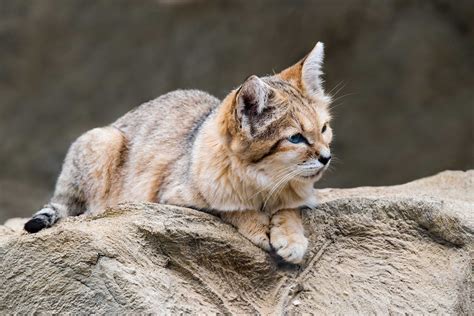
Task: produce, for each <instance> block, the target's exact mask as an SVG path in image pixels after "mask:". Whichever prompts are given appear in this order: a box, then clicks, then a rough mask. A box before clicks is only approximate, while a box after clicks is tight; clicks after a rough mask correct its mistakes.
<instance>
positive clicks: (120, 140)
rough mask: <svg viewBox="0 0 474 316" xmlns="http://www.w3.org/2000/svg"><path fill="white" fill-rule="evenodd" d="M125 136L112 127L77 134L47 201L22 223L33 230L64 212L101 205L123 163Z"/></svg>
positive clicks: (45, 226)
mask: <svg viewBox="0 0 474 316" xmlns="http://www.w3.org/2000/svg"><path fill="white" fill-rule="evenodd" d="M125 150H126V143H125V138H124V136H123V135H122V133H121V132H120V131H119V130H117V129H115V128H113V127H105V128H96V129H93V130H91V131H89V132H87V133H85V134H84V135H82V136H81V137H79V138H78V139H77V140H76V141H75V142H74V143H73V144H72V145H71V147H70V149H69V151H68V153H67V155H66V159H65V160H64V164H63V167H62V171H61V174H60V175H59V178H58V181H57V182H56V188H55V191H54V194H53V197H52V198H51V201H50V202H49V203H48V204H46V205H45V206H44V207H43V208H42V209H41V210H39V211H38V212H36V213H35V214H34V215H33V217H32V218H31V219H30V220H29V221H28V222H27V223H26V224H25V230H26V231H28V232H30V233H36V232H38V231H40V230H41V229H43V228H47V227H50V226H52V225H53V224H54V223H56V222H57V221H58V220H59V219H60V218H63V217H66V216H76V215H80V214H82V213H84V212H86V211H88V212H90V211H91V210H94V209H99V208H101V207H105V203H106V201H107V198H108V197H109V196H110V194H111V192H113V191H114V189H113V188H112V184H114V185H115V186H117V184H116V183H113V182H117V180H118V179H117V174H118V170H117V169H118V168H119V167H120V165H121V164H122V163H123V154H124V151H125Z"/></svg>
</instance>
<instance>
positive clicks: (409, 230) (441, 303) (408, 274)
mask: <svg viewBox="0 0 474 316" xmlns="http://www.w3.org/2000/svg"><path fill="white" fill-rule="evenodd" d="M318 194H319V196H320V199H321V205H320V206H319V207H318V208H316V209H314V210H307V211H306V212H305V226H306V229H307V235H308V237H309V239H310V247H309V251H308V254H307V256H306V260H305V262H304V264H302V265H301V266H292V265H288V264H284V263H281V262H279V261H278V259H277V258H275V257H274V256H273V255H271V254H267V253H265V252H263V251H262V250H260V249H258V248H257V247H255V246H253V245H252V244H251V243H250V242H248V241H247V240H246V239H244V238H243V237H241V236H240V235H239V234H238V233H237V232H236V231H235V230H234V229H233V228H232V227H230V226H228V225H225V224H223V223H221V222H220V220H219V219H217V218H215V217H213V216H211V215H208V214H204V213H201V212H197V211H194V210H190V209H185V208H179V207H172V206H165V205H158V204H145V203H141V204H123V205H120V206H119V207H117V208H114V209H110V210H108V211H107V212H106V213H105V214H102V215H100V216H95V217H77V218H69V219H67V220H63V221H62V222H61V223H59V224H58V225H57V226H55V227H53V228H51V229H48V230H45V231H42V232H40V233H38V234H36V235H27V234H25V233H24V232H22V231H21V226H22V223H23V222H24V220H22V219H13V220H9V221H8V222H7V223H5V225H4V226H0V262H1V265H0V313H1V314H4V313H6V312H10V313H11V312H35V311H48V312H55V313H59V312H73V313H85V314H90V313H96V314H100V313H123V312H158V313H166V314H175V313H180V312H181V313H182V312H184V313H199V314H203V313H235V314H249V313H251V314H255V313H259V314H286V313H288V314H301V313H314V314H353V313H358V314H374V313H375V314H389V313H393V314H403V313H405V312H408V313H409V314H453V315H454V314H472V312H473V311H472V308H473V306H472V299H471V295H472V294H471V293H472V288H473V286H472V259H473V255H472V253H473V249H474V247H473V232H474V217H473V213H474V171H467V172H463V171H447V172H443V173H441V174H438V175H436V176H433V177H430V178H426V179H421V180H417V181H414V182H411V183H408V184H405V185H400V186H393V187H374V188H369V187H367V188H355V189H325V190H320V191H319V192H318Z"/></svg>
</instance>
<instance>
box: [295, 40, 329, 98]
mask: <svg viewBox="0 0 474 316" xmlns="http://www.w3.org/2000/svg"><path fill="white" fill-rule="evenodd" d="M323 60H324V44H323V43H321V42H318V43H317V44H316V46H314V48H313V50H312V51H311V52H310V53H309V54H308V56H306V58H305V59H304V61H303V67H302V69H301V82H302V84H303V87H304V88H305V89H306V91H307V92H308V93H309V94H314V95H319V96H323V95H324V89H323V82H324V81H323V79H322V78H321V77H322V75H323V70H322V68H323Z"/></svg>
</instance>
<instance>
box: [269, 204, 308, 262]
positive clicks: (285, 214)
mask: <svg viewBox="0 0 474 316" xmlns="http://www.w3.org/2000/svg"><path fill="white" fill-rule="evenodd" d="M270 243H271V245H272V247H273V248H274V249H275V251H276V253H277V254H278V255H279V256H281V257H282V258H283V259H284V260H285V261H288V262H291V263H300V262H301V261H302V260H303V257H304V254H305V252H306V248H307V247H308V239H306V237H305V235H304V228H303V223H302V220H301V211H300V210H299V209H284V210H280V211H278V212H276V213H275V214H274V215H273V216H272V219H271V227H270Z"/></svg>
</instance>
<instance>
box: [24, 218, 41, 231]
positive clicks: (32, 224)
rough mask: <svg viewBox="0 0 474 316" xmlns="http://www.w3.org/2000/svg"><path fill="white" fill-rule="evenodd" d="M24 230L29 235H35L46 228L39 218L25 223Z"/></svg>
mask: <svg viewBox="0 0 474 316" xmlns="http://www.w3.org/2000/svg"><path fill="white" fill-rule="evenodd" d="M24 228H25V230H26V231H27V232H29V233H37V232H39V231H40V230H42V229H43V228H46V223H45V222H44V221H43V220H42V219H41V218H32V219H30V220H29V221H28V222H26V223H25V227H24Z"/></svg>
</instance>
